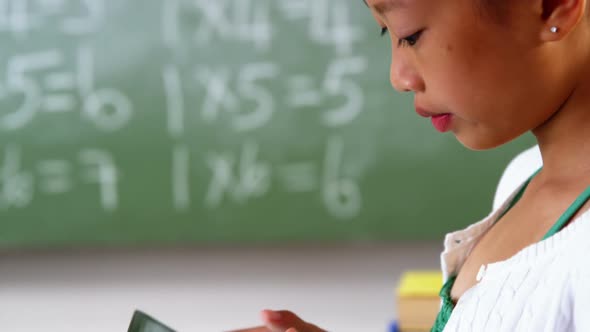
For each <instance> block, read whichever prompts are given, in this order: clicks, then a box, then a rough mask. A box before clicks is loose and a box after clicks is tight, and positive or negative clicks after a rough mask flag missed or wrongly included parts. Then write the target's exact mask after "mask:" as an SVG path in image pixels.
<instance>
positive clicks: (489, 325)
mask: <svg viewBox="0 0 590 332" xmlns="http://www.w3.org/2000/svg"><path fill="white" fill-rule="evenodd" d="M541 166H542V160H541V155H540V152H539V149H538V147H537V146H535V147H533V148H531V149H529V150H527V151H525V152H523V153H521V154H520V155H519V156H518V157H516V158H515V159H514V160H513V161H512V162H511V163H510V164H509V165H508V167H507V168H506V170H505V171H504V174H503V175H502V178H501V180H500V183H499V184H498V188H497V191H496V195H495V198H494V205H493V210H492V212H491V213H490V214H489V215H488V216H487V217H485V218H484V219H482V220H481V221H479V222H477V223H475V224H473V225H471V226H469V227H467V228H465V229H463V230H461V231H457V232H452V233H449V234H447V235H446V237H445V242H444V251H443V252H442V254H441V267H442V272H443V281H444V282H446V280H447V279H448V277H449V276H450V275H453V274H456V273H458V271H459V270H460V269H461V267H462V266H463V263H464V262H465V259H466V258H467V256H468V255H469V253H470V252H471V250H472V249H473V247H474V246H475V244H476V243H477V242H478V240H479V239H480V238H481V237H482V236H483V235H484V234H485V232H486V231H487V230H488V229H489V228H490V227H491V226H492V224H493V222H494V220H496V218H498V217H499V216H500V214H501V213H502V212H503V211H504V210H505V209H506V208H508V205H509V203H510V201H511V200H512V198H513V197H514V196H515V195H516V193H517V192H518V190H519V189H520V188H521V186H522V185H523V182H524V181H525V180H526V179H528V177H530V176H531V175H532V174H533V173H534V172H535V171H536V170H537V169H539V167H541ZM589 212H590V211H587V212H585V213H583V214H582V215H581V216H579V217H577V220H576V221H575V222H572V223H570V224H569V225H568V226H566V227H565V228H563V229H562V230H561V231H559V232H558V233H556V234H555V235H553V236H551V237H549V238H548V239H545V240H543V241H540V242H538V243H534V244H532V245H530V246H528V247H526V248H524V249H522V250H521V251H519V252H518V253H516V254H515V255H514V256H512V257H510V258H509V259H507V260H504V261H499V262H495V263H491V264H487V265H482V266H481V268H480V270H479V273H478V276H477V279H478V280H479V281H478V283H477V284H475V285H474V286H473V287H472V288H470V289H468V290H467V291H466V292H465V293H464V294H463V295H462V296H461V298H460V299H459V301H458V303H457V305H456V306H455V309H454V310H453V313H452V315H451V317H450V319H449V321H448V323H447V325H446V327H445V329H444V332H450V331H476V332H480V331H494V332H499V331H510V332H513V331H535V332H538V331H551V332H555V331H559V332H562V331H563V332H568V331H585V332H586V331H588V332H590V213H589Z"/></svg>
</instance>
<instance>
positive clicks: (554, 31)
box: [551, 27, 559, 33]
mask: <svg viewBox="0 0 590 332" xmlns="http://www.w3.org/2000/svg"><path fill="white" fill-rule="evenodd" d="M558 31H559V28H558V27H551V32H553V33H557V32H558Z"/></svg>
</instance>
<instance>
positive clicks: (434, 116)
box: [416, 106, 453, 133]
mask: <svg viewBox="0 0 590 332" xmlns="http://www.w3.org/2000/svg"><path fill="white" fill-rule="evenodd" d="M416 113H418V115H420V116H421V117H424V118H431V121H432V125H433V126H434V128H436V130H438V131H440V132H441V133H444V132H447V131H449V130H450V129H451V122H452V120H453V115H452V114H451V113H442V114H441V113H433V112H429V111H427V110H425V109H423V108H421V107H418V106H416Z"/></svg>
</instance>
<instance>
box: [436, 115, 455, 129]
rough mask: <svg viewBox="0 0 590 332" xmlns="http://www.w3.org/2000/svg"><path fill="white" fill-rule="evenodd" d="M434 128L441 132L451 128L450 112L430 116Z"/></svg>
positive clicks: (451, 117)
mask: <svg viewBox="0 0 590 332" xmlns="http://www.w3.org/2000/svg"><path fill="white" fill-rule="evenodd" d="M431 120H432V125H433V126H434V128H435V129H436V130H438V131H440V132H441V133H444V132H447V131H449V130H450V129H451V122H452V120H453V115H452V114H450V113H446V114H439V115H435V116H433V117H432V118H431Z"/></svg>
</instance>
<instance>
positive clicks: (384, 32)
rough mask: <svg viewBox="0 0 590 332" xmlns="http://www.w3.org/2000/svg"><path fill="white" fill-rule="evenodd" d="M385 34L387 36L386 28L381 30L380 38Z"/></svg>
mask: <svg viewBox="0 0 590 332" xmlns="http://www.w3.org/2000/svg"><path fill="white" fill-rule="evenodd" d="M386 34H387V27H383V28H381V37H383V36H385V35H386Z"/></svg>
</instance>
